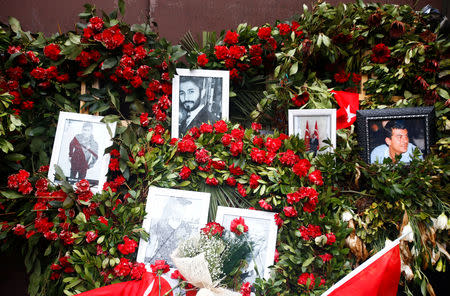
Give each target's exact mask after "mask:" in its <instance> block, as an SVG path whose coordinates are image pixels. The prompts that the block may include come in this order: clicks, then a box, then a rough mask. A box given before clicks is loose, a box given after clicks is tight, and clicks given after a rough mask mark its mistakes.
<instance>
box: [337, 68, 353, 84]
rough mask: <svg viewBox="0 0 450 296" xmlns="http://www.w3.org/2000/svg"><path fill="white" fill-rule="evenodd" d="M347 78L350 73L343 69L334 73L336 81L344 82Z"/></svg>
mask: <svg viewBox="0 0 450 296" xmlns="http://www.w3.org/2000/svg"><path fill="white" fill-rule="evenodd" d="M349 78H350V73H345V72H344V71H341V72H339V73H336V74H334V80H335V81H336V82H337V83H346V82H347V81H348V79H349Z"/></svg>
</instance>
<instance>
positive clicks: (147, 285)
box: [78, 272, 173, 296]
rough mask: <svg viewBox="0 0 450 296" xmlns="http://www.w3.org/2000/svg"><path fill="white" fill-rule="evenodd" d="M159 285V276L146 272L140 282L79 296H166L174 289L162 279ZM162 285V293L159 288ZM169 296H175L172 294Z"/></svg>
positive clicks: (92, 291) (110, 286) (113, 285)
mask: <svg viewBox="0 0 450 296" xmlns="http://www.w3.org/2000/svg"><path fill="white" fill-rule="evenodd" d="M159 278H160V282H159V283H158V276H157V275H155V274H153V273H151V272H146V273H144V275H143V276H142V279H140V280H139V281H128V282H123V283H117V284H112V285H109V286H106V287H101V288H97V289H94V290H90V291H87V292H83V293H81V294H78V296H130V295H133V296H147V295H148V296H158V295H164V294H165V293H167V292H169V291H170V290H171V289H172V288H171V287H170V285H169V283H168V282H167V281H166V280H165V279H164V278H162V277H159ZM160 285H161V291H160V290H159V286H160ZM168 295H170V296H173V293H172V292H170V293H169V294H168Z"/></svg>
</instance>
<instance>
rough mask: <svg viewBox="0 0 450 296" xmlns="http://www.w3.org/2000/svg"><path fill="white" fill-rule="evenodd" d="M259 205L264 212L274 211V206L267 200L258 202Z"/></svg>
mask: <svg viewBox="0 0 450 296" xmlns="http://www.w3.org/2000/svg"><path fill="white" fill-rule="evenodd" d="M258 204H259V206H260V207H261V208H263V209H264V210H267V211H271V210H272V206H271V205H270V204H269V203H268V202H267V201H266V200H265V199H260V200H259V201H258Z"/></svg>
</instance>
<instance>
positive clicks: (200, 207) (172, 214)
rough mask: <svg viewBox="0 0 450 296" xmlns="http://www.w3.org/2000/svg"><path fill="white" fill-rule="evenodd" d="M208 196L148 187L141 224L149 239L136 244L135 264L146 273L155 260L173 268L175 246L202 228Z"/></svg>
mask: <svg viewBox="0 0 450 296" xmlns="http://www.w3.org/2000/svg"><path fill="white" fill-rule="evenodd" d="M210 196H211V194H210V193H207V192H196V191H186V190H178V189H167V188H159V187H150V189H149V191H148V197H147V204H146V207H145V211H146V212H147V216H145V219H144V222H143V228H144V229H145V231H147V232H148V233H149V234H150V238H149V240H148V241H147V242H146V241H145V240H143V239H141V240H140V242H139V249H138V254H137V262H142V263H145V265H146V266H147V270H150V268H149V266H150V264H154V263H155V260H166V262H167V264H169V266H170V267H171V268H173V267H174V264H173V262H172V259H171V258H170V255H171V254H172V252H173V251H174V250H175V249H176V248H177V246H178V244H179V243H180V242H181V241H183V240H185V239H187V238H189V236H191V235H192V234H195V233H199V232H200V229H201V228H202V227H204V226H205V225H206V223H207V221H208V210H209V200H210Z"/></svg>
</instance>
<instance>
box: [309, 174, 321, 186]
mask: <svg viewBox="0 0 450 296" xmlns="http://www.w3.org/2000/svg"><path fill="white" fill-rule="evenodd" d="M308 179H309V182H311V183H313V184H316V185H319V186H321V185H323V179H322V173H321V172H320V171H319V170H315V171H313V172H312V173H310V174H309V176H308Z"/></svg>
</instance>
